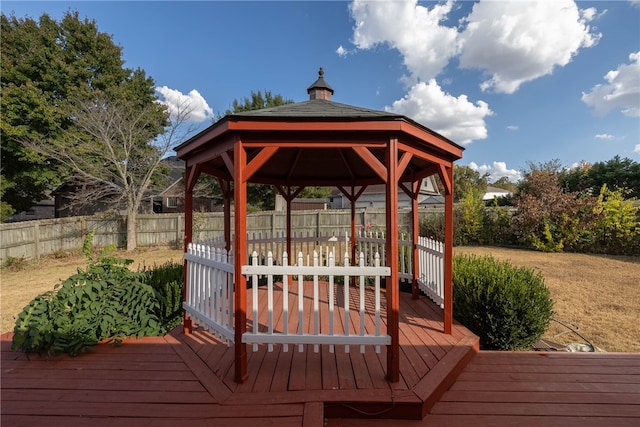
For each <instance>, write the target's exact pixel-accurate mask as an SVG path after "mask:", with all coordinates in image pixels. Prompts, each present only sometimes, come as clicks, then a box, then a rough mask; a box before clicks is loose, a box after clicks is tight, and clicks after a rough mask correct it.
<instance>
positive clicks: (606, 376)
mask: <svg viewBox="0 0 640 427" xmlns="http://www.w3.org/2000/svg"><path fill="white" fill-rule="evenodd" d="M400 307H401V312H400V341H401V361H400V366H401V368H400V369H401V374H402V376H401V380H400V381H399V382H398V383H395V384H389V383H388V382H386V380H385V378H384V376H385V372H384V368H385V367H386V361H385V349H383V350H382V351H381V353H380V354H376V353H375V352H374V351H373V348H372V347H368V348H367V349H366V352H365V353H364V354H361V353H360V352H359V348H358V346H351V351H350V353H345V352H344V348H343V347H341V346H336V351H335V352H334V353H330V352H329V351H328V348H324V347H321V351H320V352H318V353H314V352H313V345H309V346H306V347H307V348H306V349H305V351H304V352H298V351H297V349H294V348H292V347H290V349H289V351H288V352H284V351H283V348H282V346H281V345H275V346H274V351H273V352H268V351H267V347H266V346H260V348H259V351H258V352H256V353H253V352H251V350H250V349H249V360H248V373H249V378H248V380H247V381H246V382H245V383H243V384H236V383H235V382H234V381H233V347H227V346H226V345H223V344H222V343H220V342H219V341H218V340H217V339H215V338H214V337H212V336H211V335H210V334H209V333H207V332H206V331H203V330H199V329H196V330H194V333H193V334H191V335H184V334H183V333H182V330H181V328H177V329H176V330H174V331H172V333H170V334H168V335H167V336H165V337H156V338H151V337H150V338H144V339H142V340H128V341H126V342H125V343H124V344H123V345H121V346H117V347H116V346H112V345H107V344H102V345H98V346H96V347H95V351H94V352H91V353H89V354H85V355H82V356H79V357H75V358H71V357H68V356H58V357H53V358H50V359H47V358H46V357H40V356H38V355H31V356H30V360H28V359H27V357H26V355H24V354H22V353H13V352H11V351H10V339H11V336H10V334H5V335H3V336H2V337H1V339H2V359H1V362H2V366H1V368H2V378H1V380H2V383H1V387H2V395H1V399H2V407H1V408H2V418H1V420H0V421H1V422H2V425H3V426H22V425H25V426H26V425H28V426H34V425H48V426H57V425H60V426H68V425H74V426H77V425H87V426H89V425H90V426H97V427H100V426H151V425H153V426H165V425H166V426H169V425H171V426H175V425H176V424H178V423H180V422H187V423H189V426H205V425H206V426H227V425H233V426H234V427H241V426H245V425H246V426H255V425H278V426H301V425H302V426H322V425H323V424H325V425H330V426H364V425H385V426H393V425H398V426H405V425H406V426H418V425H425V426H426V425H429V426H431V425H445V424H446V425H447V426H448V427H451V426H455V425H468V423H469V422H470V420H473V422H476V423H478V422H480V423H481V424H489V425H490V424H492V423H493V424H495V425H506V424H510V423H514V424H518V425H541V424H543V425H556V424H558V425H559V424H560V423H562V425H572V424H574V423H578V422H580V423H581V425H584V423H585V422H586V423H590V421H594V423H591V424H597V425H609V424H613V425H625V423H627V424H629V425H632V424H633V425H637V424H638V422H639V421H640V355H637V354H636V355H607V354H600V355H573V354H559V353H553V354H552V353H491V352H482V353H479V354H477V355H476V352H477V345H478V340H477V337H475V336H474V335H473V334H471V333H469V331H467V330H466V329H465V328H464V327H462V326H460V325H457V324H455V325H454V331H453V335H444V334H442V333H441V332H440V331H441V328H442V314H441V310H440V309H439V308H437V307H436V306H435V305H434V304H433V303H431V302H429V301H428V300H425V299H420V300H418V301H414V300H411V297H410V295H408V294H401V302H400ZM249 313H250V312H249ZM250 321H251V319H250ZM259 321H260V323H261V325H262V324H263V322H262V320H259ZM469 361H471V363H468V362H469ZM354 417H360V418H366V419H365V420H363V419H356V418H354ZM423 417H424V419H423Z"/></svg>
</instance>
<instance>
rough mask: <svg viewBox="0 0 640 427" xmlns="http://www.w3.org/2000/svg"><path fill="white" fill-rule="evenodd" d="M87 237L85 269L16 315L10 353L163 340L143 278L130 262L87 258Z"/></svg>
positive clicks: (75, 350)
mask: <svg viewBox="0 0 640 427" xmlns="http://www.w3.org/2000/svg"><path fill="white" fill-rule="evenodd" d="M91 238H92V236H91V235H89V237H87V241H86V242H85V245H84V250H83V253H84V254H85V256H87V258H88V259H89V264H88V266H87V268H86V270H82V269H78V272H77V273H76V274H74V275H73V276H71V277H69V278H68V279H67V280H65V281H63V282H62V283H60V284H58V285H57V286H56V287H55V288H54V290H53V291H49V292H46V293H44V294H42V295H39V296H37V297H36V298H34V299H33V300H32V301H31V302H30V303H29V304H28V305H27V306H26V307H25V308H24V310H23V311H22V312H21V313H20V314H19V315H18V318H17V320H16V324H15V327H14V336H13V343H12V349H13V350H21V351H25V352H29V351H37V352H45V353H47V354H58V353H69V354H70V355H72V356H73V355H77V354H78V353H80V352H83V351H85V350H87V348H89V347H90V346H92V345H94V344H96V343H97V342H99V341H101V340H112V341H116V342H119V341H120V340H122V339H123V338H125V337H131V336H136V337H141V336H143V335H161V334H163V333H164V332H165V329H164V328H163V325H162V324H161V322H160V320H159V317H158V315H157V314H156V313H158V311H159V309H160V304H159V302H158V299H157V298H156V292H155V291H154V289H153V288H152V287H151V286H149V285H147V284H146V283H145V274H143V273H140V272H137V273H136V272H132V271H131V270H129V268H128V265H129V264H130V263H131V260H124V259H118V258H112V257H108V256H107V253H108V251H109V250H110V249H111V248H107V250H105V251H103V252H102V254H101V255H100V256H99V257H98V259H97V260H93V259H92V258H91V257H90V239H91Z"/></svg>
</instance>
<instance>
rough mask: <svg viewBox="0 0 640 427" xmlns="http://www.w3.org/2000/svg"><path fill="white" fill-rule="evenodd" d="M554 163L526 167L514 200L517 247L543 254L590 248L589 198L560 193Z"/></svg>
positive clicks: (591, 202) (592, 202)
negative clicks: (586, 246) (543, 252)
mask: <svg viewBox="0 0 640 427" xmlns="http://www.w3.org/2000/svg"><path fill="white" fill-rule="evenodd" d="M561 171H562V165H561V164H560V162H559V161H557V160H552V161H550V162H545V163H540V164H535V163H530V164H529V170H528V171H525V172H524V174H523V179H522V181H521V182H520V184H519V186H518V193H517V194H516V196H515V198H514V204H515V206H516V208H517V212H516V213H515V215H514V217H513V226H514V227H513V230H514V235H515V236H516V238H517V239H518V241H519V242H520V243H521V244H524V245H526V246H531V247H533V248H535V249H538V250H543V251H561V250H563V249H564V248H566V249H571V250H578V249H582V248H583V246H584V245H588V244H590V229H591V228H592V227H591V221H592V220H593V205H594V203H595V201H594V200H593V198H592V197H585V196H583V195H581V194H579V193H575V192H569V193H567V192H564V191H563V190H562V188H561V186H560V183H559V177H560V173H561Z"/></svg>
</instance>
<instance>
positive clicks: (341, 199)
mask: <svg viewBox="0 0 640 427" xmlns="http://www.w3.org/2000/svg"><path fill="white" fill-rule="evenodd" d="M439 195H440V192H439V191H438V185H437V184H436V179H435V176H430V177H428V178H425V179H423V180H422V185H421V187H420V195H419V196H418V204H424V203H425V202H426V201H427V200H430V199H431V198H432V197H433V196H439ZM385 197H386V194H385V185H384V184H381V185H370V186H368V187H367V188H366V189H365V190H364V192H363V193H362V194H361V195H360V197H359V198H358V200H357V201H356V209H362V208H384V207H385ZM329 207H330V208H331V209H350V208H351V202H350V201H349V199H348V198H347V197H345V196H344V195H343V194H342V193H341V192H340V190H338V189H337V188H336V189H334V190H333V191H332V192H331V197H330V198H329ZM398 207H399V208H400V209H402V208H410V207H411V199H410V198H409V196H407V194H406V193H405V192H404V191H399V192H398Z"/></svg>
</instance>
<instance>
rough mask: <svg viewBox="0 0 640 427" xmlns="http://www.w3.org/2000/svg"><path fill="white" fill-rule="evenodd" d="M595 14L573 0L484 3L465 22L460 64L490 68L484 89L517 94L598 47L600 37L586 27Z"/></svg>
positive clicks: (474, 9)
mask: <svg viewBox="0 0 640 427" xmlns="http://www.w3.org/2000/svg"><path fill="white" fill-rule="evenodd" d="M595 15H596V10H595V9H593V8H589V9H584V10H580V9H578V7H577V6H576V4H575V3H574V2H573V1H572V0H555V1H542V2H520V1H481V2H479V3H476V4H475V5H474V6H473V10H472V12H471V13H470V14H469V15H468V16H467V17H466V18H464V22H465V23H466V24H467V25H466V29H465V30H464V31H463V32H462V33H461V34H460V42H461V45H462V51H461V55H460V66H461V67H463V68H477V69H481V70H485V72H486V73H487V74H488V75H489V76H490V78H489V79H488V80H486V81H484V82H483V83H482V84H481V88H482V90H493V91H495V92H503V93H513V92H515V91H516V90H518V88H519V87H520V85H521V84H523V83H525V82H527V81H531V80H534V79H537V78H539V77H542V76H544V75H547V74H551V73H552V72H553V69H554V67H556V66H565V65H567V64H568V63H569V62H570V61H571V58H572V57H573V56H575V55H576V54H577V52H578V50H579V49H580V48H583V47H590V46H593V45H595V44H596V43H597V42H598V40H599V39H600V36H601V35H600V34H597V33H593V32H592V31H591V28H590V27H589V25H587V23H588V22H589V21H590V20H591V19H593V17H594V16H595Z"/></svg>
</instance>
